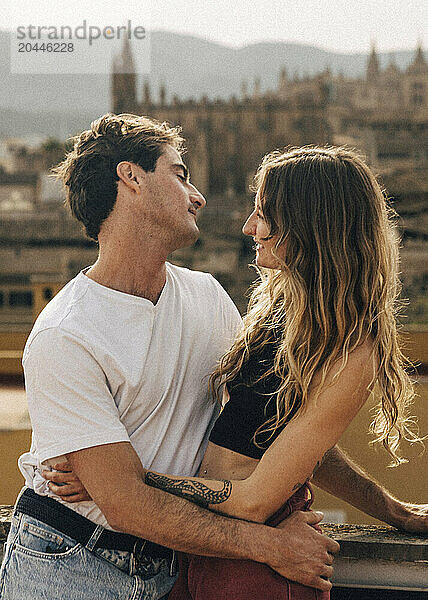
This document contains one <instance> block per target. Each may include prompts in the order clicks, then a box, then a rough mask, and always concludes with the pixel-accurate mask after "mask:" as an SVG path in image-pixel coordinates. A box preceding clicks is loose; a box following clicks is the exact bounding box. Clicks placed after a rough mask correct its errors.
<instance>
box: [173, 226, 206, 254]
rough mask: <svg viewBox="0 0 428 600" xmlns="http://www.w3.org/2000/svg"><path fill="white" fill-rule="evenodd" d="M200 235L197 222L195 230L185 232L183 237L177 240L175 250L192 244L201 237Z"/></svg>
mask: <svg viewBox="0 0 428 600" xmlns="http://www.w3.org/2000/svg"><path fill="white" fill-rule="evenodd" d="M200 235H201V232H200V231H199V229H198V227H197V226H196V224H195V229H194V230H193V231H187V232H186V233H185V234H184V233H183V236H182V237H181V238H177V239H176V240H175V244H174V245H175V248H174V250H173V251H175V250H180V249H182V248H188V247H189V246H192V245H193V244H194V243H195V242H196V241H197V240H198V239H199V236H200Z"/></svg>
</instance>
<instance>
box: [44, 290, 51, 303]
mask: <svg viewBox="0 0 428 600" xmlns="http://www.w3.org/2000/svg"><path fill="white" fill-rule="evenodd" d="M52 298H53V291H52V289H51V288H49V287H45V288H43V300H48V301H49V300H52Z"/></svg>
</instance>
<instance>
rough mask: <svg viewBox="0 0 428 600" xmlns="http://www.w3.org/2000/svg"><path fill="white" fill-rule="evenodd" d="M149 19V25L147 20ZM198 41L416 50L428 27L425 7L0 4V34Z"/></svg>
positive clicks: (166, 0)
mask: <svg viewBox="0 0 428 600" xmlns="http://www.w3.org/2000/svg"><path fill="white" fill-rule="evenodd" d="M150 12H151V18H148V14H149V13H150ZM129 18H131V19H132V21H133V23H134V24H135V25H137V24H138V25H139V24H142V25H146V26H147V23H149V27H148V28H150V27H151V28H153V29H166V30H170V31H175V32H179V33H187V34H193V35H196V36H199V37H204V38H207V39H210V40H214V41H218V42H221V43H224V44H228V45H231V46H241V45H244V44H250V43H253V42H256V41H261V40H282V41H287V42H300V43H306V44H312V45H317V46H320V47H322V48H326V49H330V50H336V51H342V52H366V51H367V50H368V49H369V47H370V40H371V39H373V40H375V42H376V44H377V47H378V49H379V50H380V51H391V50H401V49H413V48H414V47H415V45H416V43H417V41H418V39H422V41H423V42H424V41H425V42H426V40H423V33H424V31H426V30H427V26H428V3H427V2H426V0H405V1H404V0H370V1H369V0H259V1H257V0H253V2H249V1H248V0H214V1H213V0H125V1H124V2H117V0H91V1H88V0H73V1H70V0H37V1H36V2H34V0H18V1H17V2H11V1H10V0H0V27H1V28H6V27H16V26H17V25H18V24H27V23H29V22H32V23H34V24H45V25H48V24H49V25H50V24H52V25H54V24H70V25H73V24H74V25H76V24H78V23H79V22H81V21H82V20H83V19H88V22H92V23H94V24H100V25H116V24H120V23H124V22H126V20H127V19H129Z"/></svg>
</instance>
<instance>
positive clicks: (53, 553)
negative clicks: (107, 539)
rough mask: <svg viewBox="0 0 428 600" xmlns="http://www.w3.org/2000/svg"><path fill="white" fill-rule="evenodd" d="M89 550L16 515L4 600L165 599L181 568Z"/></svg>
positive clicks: (0, 586) (0, 580) (3, 578)
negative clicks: (178, 569)
mask: <svg viewBox="0 0 428 600" xmlns="http://www.w3.org/2000/svg"><path fill="white" fill-rule="evenodd" d="M101 531H102V528H101V527H99V528H97V529H96V530H95V532H94V534H93V535H92V537H91V539H90V540H89V542H88V543H87V544H86V546H82V544H79V543H78V542H76V541H75V540H73V539H72V538H69V537H67V536H65V535H64V534H62V533H60V532H59V531H57V530H56V529H54V528H53V527H50V526H49V525H45V524H44V523H42V522H41V521H38V520H37V519H33V518H32V517H29V516H27V515H23V514H21V513H14V515H13V517H12V523H11V528H10V532H9V536H8V540H7V543H6V551H5V555H4V559H3V564H2V568H1V571H0V599H1V600H27V599H28V600H30V599H31V600H42V599H43V600H65V599H66V598H70V599H71V598H72V599H73V600H94V599H96V600H160V599H161V598H164V597H167V595H168V593H169V591H170V590H171V588H172V586H173V584H174V582H175V580H176V571H177V567H176V566H175V565H174V564H173V565H171V564H170V561H167V560H166V559H164V558H162V559H153V558H148V557H144V556H143V557H138V558H137V559H136V558H135V557H134V555H133V553H131V552H124V551H117V550H105V549H103V548H96V549H95V550H93V547H94V545H95V544H96V541H97V539H98V537H99V535H100V534H101Z"/></svg>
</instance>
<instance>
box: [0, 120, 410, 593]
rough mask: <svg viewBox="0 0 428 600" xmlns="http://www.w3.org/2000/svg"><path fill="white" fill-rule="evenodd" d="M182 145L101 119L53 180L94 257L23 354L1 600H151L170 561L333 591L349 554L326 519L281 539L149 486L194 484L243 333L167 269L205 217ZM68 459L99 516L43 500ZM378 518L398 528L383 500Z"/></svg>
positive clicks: (227, 311)
mask: <svg viewBox="0 0 428 600" xmlns="http://www.w3.org/2000/svg"><path fill="white" fill-rule="evenodd" d="M181 143H182V140H181V138H180V136H179V134H178V131H177V130H176V129H171V128H169V127H168V126H167V125H165V124H159V123H157V122H155V121H152V120H150V119H146V118H142V117H134V116H132V115H120V116H112V115H106V116H105V117H102V118H101V119H99V120H98V121H96V122H95V123H93V124H92V128H91V130H90V131H88V132H84V133H83V134H82V135H81V136H80V137H79V138H78V140H76V144H75V148H74V150H73V151H72V152H71V153H70V154H69V155H68V157H67V158H66V160H65V161H64V163H62V165H60V166H59V167H58V168H57V170H56V172H57V174H58V176H59V177H61V178H62V180H63V181H64V183H65V185H66V189H67V200H68V203H69V205H70V207H71V210H72V212H73V214H74V215H75V216H76V217H77V218H78V219H79V220H80V221H81V222H82V223H83V224H84V226H85V228H86V231H87V233H88V235H89V236H90V237H92V238H93V239H97V240H98V242H99V257H98V260H97V261H96V263H95V264H94V265H93V266H92V267H91V268H90V269H89V270H85V271H84V272H82V273H80V274H79V275H78V276H77V277H76V278H75V279H74V280H72V281H71V282H70V283H69V284H68V285H67V286H66V287H65V288H64V289H63V290H62V291H61V292H60V293H59V294H58V295H57V296H56V298H55V299H54V300H53V301H52V302H51V303H50V304H49V305H48V307H47V308H46V309H45V310H44V311H43V313H42V314H41V315H40V317H39V319H38V320H37V322H36V324H35V326H34V328H33V331H32V333H31V334H30V337H29V339H28V342H27V345H26V348H25V352H24V358H23V364H24V370H25V376H26V386H27V395H28V402H29V409H30V415H31V419H32V424H33V443H32V448H31V451H30V452H29V453H28V454H26V455H24V456H23V457H21V459H20V465H21V469H22V471H23V472H24V473H25V476H26V484H27V489H26V490H24V492H23V493H22V494H21V496H20V498H19V499H18V501H17V507H16V512H15V515H14V517H13V522H12V527H11V532H10V535H9V538H8V545H7V550H6V554H5V559H4V565H3V570H2V576H1V585H2V595H1V596H0V597H1V598H2V600H11V599H14V600H15V599H17V598H20V599H21V598H30V597H31V598H34V599H35V600H37V598H49V599H62V598H76V599H80V598H88V599H89V598H91V599H92V598H97V599H99V600H104V599H105V600H110V599H113V598H118V597H120V598H123V599H126V598H133V599H135V600H137V599H148V598H150V599H153V600H156V599H157V598H161V597H163V596H165V595H166V594H168V592H169V590H170V588H171V586H172V585H173V582H174V580H175V571H176V568H175V563H174V554H173V552H172V551H170V550H168V548H173V549H175V550H182V551H186V552H190V553H196V554H205V555H208V556H223V557H234V558H245V559H251V560H256V561H259V562H265V563H267V564H268V565H270V566H271V567H272V568H273V569H275V570H276V571H278V572H279V573H281V574H282V575H284V576H286V577H288V578H290V579H293V580H296V581H299V582H301V583H303V584H306V585H312V586H314V587H317V588H319V589H322V590H328V589H330V587H331V584H330V582H329V581H328V578H329V577H331V575H332V567H331V564H332V554H333V553H334V552H336V551H337V550H338V545H337V544H336V543H335V542H333V541H332V540H329V539H328V538H326V537H325V536H323V535H322V534H321V533H320V532H318V531H317V530H316V529H315V528H314V527H313V525H316V524H317V523H318V522H319V520H320V518H321V516H320V515H319V514H317V513H310V512H309V513H302V512H297V513H295V514H293V515H292V516H291V517H289V518H288V519H287V520H286V521H285V522H284V523H283V524H282V525H281V526H280V527H279V528H276V529H272V528H269V527H266V526H264V525H258V524H253V523H248V522H243V521H239V520H232V519H227V518H224V517H222V516H220V515H216V514H213V513H211V512H208V511H206V510H204V509H202V508H200V507H198V506H195V505H193V504H191V503H189V502H187V501H186V500H183V499H181V498H177V497H175V496H171V495H168V494H167V493H164V492H162V491H161V490H158V489H156V488H152V487H148V486H147V485H145V484H144V482H143V478H142V464H143V465H144V467H146V468H151V469H153V470H157V471H159V472H168V473H172V474H174V473H177V474H194V473H195V472H196V470H197V468H198V465H199V462H200V460H201V457H202V454H203V451H204V447H205V444H206V440H207V434H208V432H209V430H210V427H211V424H212V422H213V420H214V419H215V417H216V410H215V408H214V405H213V403H212V401H211V399H210V398H209V397H208V394H207V375H208V374H209V373H210V372H211V371H212V369H213V367H214V365H215V363H216V361H217V360H218V358H219V357H220V356H221V354H222V353H223V352H224V351H225V350H226V349H227V348H228V346H229V345H230V343H231V341H232V338H233V336H234V334H235V332H236V330H237V328H238V327H239V324H240V319H239V315H238V313H237V311H236V308H235V307H234V306H233V304H232V302H231V300H230V298H229V297H228V296H227V294H226V293H225V292H224V290H223V289H222V288H221V287H220V286H219V284H218V283H217V282H216V281H215V280H214V279H213V278H212V277H211V276H209V275H207V274H204V273H195V272H191V271H188V270H187V269H181V268H178V267H175V266H173V265H170V264H168V263H167V262H166V258H167V256H168V254H169V253H170V252H172V251H173V250H175V249H177V248H179V247H184V246H187V245H189V244H191V243H193V242H194V241H195V240H196V239H197V236H198V228H197V225H196V214H197V211H198V209H199V208H200V207H202V206H204V204H205V200H204V198H203V197H202V196H201V194H200V193H199V192H198V191H197V190H196V188H195V187H194V186H192V184H191V183H190V181H189V178H188V173H187V169H186V167H185V165H184V163H183V162H182V160H181ZM334 456H335V460H336V461H338V462H339V463H340V464H341V465H342V466H343V464H345V465H346V462H345V461H344V459H343V458H342V456H341V454H340V453H338V452H337V453H336V454H335V455H334ZM64 457H66V458H67V459H68V461H69V463H70V464H71V467H72V469H73V471H74V473H75V474H76V475H77V476H78V478H79V479H80V480H81V481H82V483H83V485H84V486H85V487H86V489H87V490H88V492H89V494H90V496H91V497H92V498H93V499H94V502H78V503H76V504H73V505H70V506H65V505H64V503H63V502H62V501H61V497H60V496H59V495H56V496H55V498H49V497H48V496H49V495H52V492H51V491H50V490H49V488H48V486H47V483H46V481H45V480H44V479H43V477H42V470H43V467H44V465H47V464H55V463H57V462H61V461H62V460H63V459H64ZM346 469H347V471H342V476H341V478H340V479H341V483H340V484H338V485H339V487H340V485H341V486H342V488H343V494H348V497H349V499H350V500H351V501H354V503H357V504H358V497H361V496H362V493H361V486H364V485H366V481H367V479H366V477H365V475H364V474H361V475H360V478H361V482H359V483H360V491H358V490H357V491H355V492H353V493H350V492H349V490H348V488H347V486H346V484H345V482H346V477H348V478H349V477H350V473H351V474H355V472H356V470H355V468H354V467H353V466H352V465H347V466H346ZM323 470H324V472H325V473H326V475H325V476H324V478H323V477H322V473H323ZM339 472H340V470H339ZM330 473H331V471H330V470H329V469H328V466H327V467H326V466H325V465H324V466H322V467H321V468H320V470H319V471H318V478H319V479H320V481H319V482H318V481H317V483H320V484H322V480H324V481H325V482H326V483H325V485H326V487H328V485H329V484H328V480H329V476H330ZM320 474H321V475H320ZM354 480H355V479H354ZM373 486H374V487H373V489H374V490H376V492H377V493H378V494H379V497H382V498H383V499H385V498H386V497H387V496H386V492H383V491H380V492H379V490H380V488H379V487H378V486H376V484H373ZM54 489H55V487H54ZM34 490H35V491H36V492H38V493H34ZM57 491H58V489H57ZM355 498H357V500H355ZM390 502H391V506H393V507H394V508H396V507H397V506H398V505H401V503H398V502H397V501H395V500H394V499H391V501H390ZM374 504H375V508H374V511H375V512H376V511H377V513H378V514H379V511H380V509H379V507H380V505H381V504H382V506H383V507H384V512H383V514H384V516H385V517H386V520H387V519H388V518H390V516H391V514H392V512H391V510H390V507H389V506H386V504H387V503H385V502H384V500H382V502H381V501H379V502H378V503H376V502H375V503H374ZM378 505H379V506H378ZM376 507H377V508H376ZM410 512H412V511H411V510H410V509H409V510H407V512H406V511H405V510H404V509H403V514H402V515H401V518H402V519H404V515H405V516H406V518H408V516H409V513H410ZM372 513H373V511H372ZM403 522H404V521H403ZM397 523H398V520H397ZM119 532H125V533H119ZM147 540H150V541H147Z"/></svg>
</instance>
